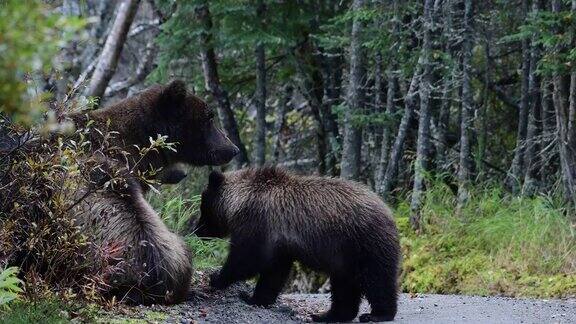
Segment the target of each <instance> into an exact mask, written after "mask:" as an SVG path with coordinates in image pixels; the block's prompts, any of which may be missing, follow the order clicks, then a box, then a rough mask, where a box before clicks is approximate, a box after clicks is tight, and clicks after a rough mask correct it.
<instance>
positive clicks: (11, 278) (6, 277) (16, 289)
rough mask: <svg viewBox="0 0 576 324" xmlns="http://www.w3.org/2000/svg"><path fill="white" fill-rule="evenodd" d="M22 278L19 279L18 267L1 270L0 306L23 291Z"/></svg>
mask: <svg viewBox="0 0 576 324" xmlns="http://www.w3.org/2000/svg"><path fill="white" fill-rule="evenodd" d="M21 287H22V280H20V279H18V268H16V267H10V268H6V269H4V270H2V271H0V307H2V306H4V305H6V304H8V303H10V302H11V301H13V300H14V299H16V298H18V295H19V294H20V293H21V292H22V288H21Z"/></svg>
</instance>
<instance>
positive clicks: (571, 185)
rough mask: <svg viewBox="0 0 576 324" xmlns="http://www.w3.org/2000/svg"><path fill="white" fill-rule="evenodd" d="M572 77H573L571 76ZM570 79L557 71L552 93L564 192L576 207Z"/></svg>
mask: <svg viewBox="0 0 576 324" xmlns="http://www.w3.org/2000/svg"><path fill="white" fill-rule="evenodd" d="M574 9H576V8H573V10H574ZM561 10H562V5H561V1H560V0H553V1H552V11H554V12H555V13H559V12H560V11H561ZM556 50H557V51H559V52H561V51H564V50H566V49H565V48H564V47H559V48H557V49H556ZM570 79H572V78H571V77H570ZM570 81H571V80H566V78H565V77H564V75H561V74H560V72H556V74H555V75H554V76H553V83H554V92H553V93H552V98H553V101H554V110H555V112H556V127H557V133H556V134H557V139H558V150H559V154H560V170H561V176H562V183H563V184H564V194H565V196H566V199H567V200H568V201H569V202H571V204H572V207H573V208H574V207H576V138H574V137H572V138H571V137H570V135H571V131H572V130H570V128H569V127H570V114H571V111H570V110H571V109H572V107H571V106H572V102H570V100H569V99H570V98H573V97H574V96H576V94H573V93H571V92H572V91H576V89H575V88H576V87H572V85H571V84H570V83H571V82H570ZM566 91H569V93H566Z"/></svg>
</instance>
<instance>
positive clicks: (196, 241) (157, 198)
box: [149, 169, 228, 271]
mask: <svg viewBox="0 0 576 324" xmlns="http://www.w3.org/2000/svg"><path fill="white" fill-rule="evenodd" d="M207 174H208V172H207V171H206V170H205V169H191V170H190V173H189V175H188V177H187V179H186V180H185V181H184V182H183V183H181V184H178V185H174V186H164V187H163V188H162V190H161V192H160V194H158V193H151V194H150V196H149V201H150V203H151V204H152V206H153V207H154V208H155V210H157V211H159V213H160V216H161V217H162V220H163V221H164V223H165V224H166V225H167V226H168V227H169V228H170V229H171V230H173V231H175V232H177V233H179V234H180V235H182V236H183V237H184V241H185V242H186V244H187V245H188V246H189V247H190V250H191V251H192V252H193V254H194V269H196V270H200V271H202V270H206V269H214V268H217V267H218V266H220V265H222V263H223V262H224V260H225V259H226V255H227V253H228V241H227V240H222V239H200V238H198V237H197V236H195V235H193V233H192V230H193V229H192V226H191V225H190V221H191V220H195V219H196V218H197V217H199V209H200V193H201V192H202V190H203V189H204V186H205V184H206V182H207V179H206V178H207Z"/></svg>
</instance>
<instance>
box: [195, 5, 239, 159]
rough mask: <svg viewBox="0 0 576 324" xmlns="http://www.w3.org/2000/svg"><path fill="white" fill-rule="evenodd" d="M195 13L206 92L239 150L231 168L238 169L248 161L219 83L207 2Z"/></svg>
mask: <svg viewBox="0 0 576 324" xmlns="http://www.w3.org/2000/svg"><path fill="white" fill-rule="evenodd" d="M195 12H196V18H197V19H198V20H199V21H200V22H201V24H202V25H203V27H204V31H203V32H202V33H201V34H200V46H201V47H202V49H201V54H200V56H201V60H202V71H203V73H204V82H205V87H206V90H208V91H210V93H212V96H214V99H216V102H217V103H218V105H217V107H218V116H219V118H220V122H221V123H222V127H223V128H224V129H225V130H226V132H227V133H228V136H229V137H230V140H231V141H232V142H233V143H234V144H235V145H236V146H237V147H238V148H239V149H240V153H238V155H236V157H235V158H234V160H232V163H233V167H234V168H235V169H239V168H241V167H242V166H244V165H246V164H248V163H249V159H248V154H247V153H246V147H244V144H243V143H242V140H241V139H240V132H239V131H238V124H237V123H236V118H235V117H234V112H233V111H232V107H231V105H230V99H229V97H228V93H227V92H226V90H224V88H223V87H222V84H221V83H220V77H219V75H218V63H217V61H216V54H215V52H214V47H213V43H212V34H211V33H212V18H211V16H210V10H209V8H208V4H207V2H204V3H203V4H201V5H199V6H198V7H196V9H195Z"/></svg>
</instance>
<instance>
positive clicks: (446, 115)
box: [435, 0, 459, 174]
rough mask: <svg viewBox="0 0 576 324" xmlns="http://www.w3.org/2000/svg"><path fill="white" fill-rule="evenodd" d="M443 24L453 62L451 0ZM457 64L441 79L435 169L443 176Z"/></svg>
mask: <svg viewBox="0 0 576 324" xmlns="http://www.w3.org/2000/svg"><path fill="white" fill-rule="evenodd" d="M444 6H445V8H444V11H445V22H444V30H443V33H444V37H446V44H444V51H445V52H446V55H448V56H449V57H450V59H452V60H454V55H453V50H452V46H453V43H454V41H452V40H451V37H450V35H452V33H453V32H454V31H453V11H454V8H453V0H447V1H445V3H444ZM457 66H458V64H454V67H453V68H452V71H451V73H450V75H445V76H444V77H443V84H442V99H441V103H440V112H439V114H438V127H437V141H436V147H435V148H436V165H437V168H438V169H439V170H440V171H441V173H442V174H444V171H447V170H448V163H447V161H448V156H447V155H448V139H447V136H448V127H449V126H450V109H451V107H452V101H453V100H452V93H453V87H454V84H456V80H457V78H458V76H459V73H458V72H459V71H458V68H457Z"/></svg>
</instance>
